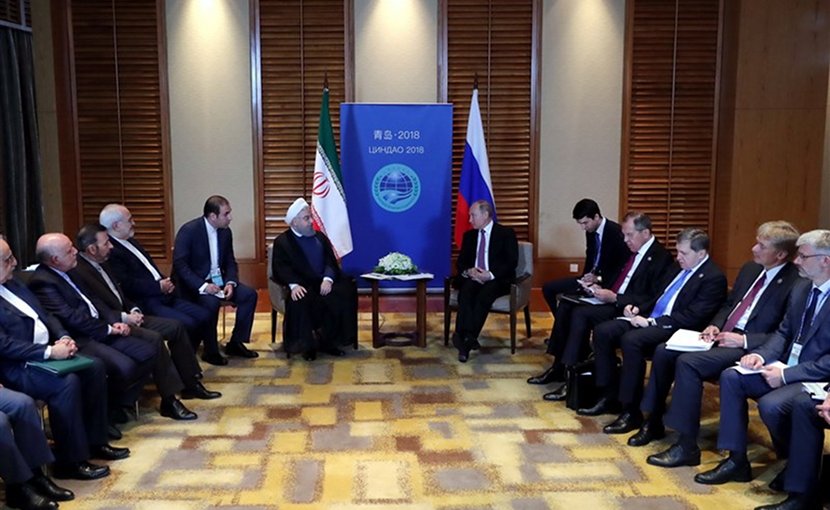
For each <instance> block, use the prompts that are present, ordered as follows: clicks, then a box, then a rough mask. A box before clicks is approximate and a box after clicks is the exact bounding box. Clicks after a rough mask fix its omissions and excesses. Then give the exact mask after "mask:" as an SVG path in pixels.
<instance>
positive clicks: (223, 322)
mask: <svg viewBox="0 0 830 510" xmlns="http://www.w3.org/2000/svg"><path fill="white" fill-rule="evenodd" d="M220 308H221V309H222V338H225V335H226V333H227V325H226V324H225V313H226V312H225V308H226V307H225V306H221V307H220Z"/></svg>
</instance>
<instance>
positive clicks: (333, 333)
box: [271, 198, 357, 361]
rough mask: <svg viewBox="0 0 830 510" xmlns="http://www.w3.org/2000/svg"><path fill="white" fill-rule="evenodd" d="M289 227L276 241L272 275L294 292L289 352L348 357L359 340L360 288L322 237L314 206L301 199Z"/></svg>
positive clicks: (288, 217)
mask: <svg viewBox="0 0 830 510" xmlns="http://www.w3.org/2000/svg"><path fill="white" fill-rule="evenodd" d="M285 222H286V223H288V225H289V228H288V229H287V230H286V231H285V232H283V233H282V234H280V235H278V236H277V237H276V238H274V247H273V253H272V260H271V274H272V275H273V278H274V281H276V282H277V283H279V284H281V285H286V286H288V287H289V288H290V289H291V299H289V300H286V302H285V322H284V324H283V338H284V342H283V348H284V349H285V352H286V353H288V354H289V355H290V354H292V353H303V357H304V358H305V359H306V360H307V361H311V360H314V359H315V358H316V357H317V352H318V351H321V352H325V353H327V354H331V355H332V356H343V355H344V354H345V352H344V351H343V349H341V347H342V346H345V345H354V344H356V341H357V286H356V285H355V282H354V279H352V278H349V277H348V276H346V275H345V274H343V272H342V270H341V268H340V263H339V262H338V261H337V258H336V257H335V255H334V250H333V248H332V245H331V242H330V241H329V238H328V237H326V235H325V234H323V233H322V232H316V231H315V230H314V227H313V225H312V220H311V213H310V210H309V206H308V203H307V202H306V201H305V199H303V198H298V199H297V200H295V201H294V202H293V203H292V204H291V206H290V207H289V208H288V211H287V212H286V214H285Z"/></svg>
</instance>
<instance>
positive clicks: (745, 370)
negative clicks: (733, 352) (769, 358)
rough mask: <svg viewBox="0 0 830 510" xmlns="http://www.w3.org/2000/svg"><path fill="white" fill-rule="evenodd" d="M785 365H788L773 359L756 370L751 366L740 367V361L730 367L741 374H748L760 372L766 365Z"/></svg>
mask: <svg viewBox="0 0 830 510" xmlns="http://www.w3.org/2000/svg"><path fill="white" fill-rule="evenodd" d="M787 366H788V365H787V364H786V363H784V362H783V361H773V362H772V363H770V364H768V365H764V366H763V367H761V368H759V369H758V370H753V369H751V368H744V367H742V366H741V362H740V361H736V362H735V366H734V367H731V368H734V369H735V370H737V371H738V372H739V373H741V374H743V375H748V374H760V373H761V372H763V371H764V369H765V368H767V367H778V368H787Z"/></svg>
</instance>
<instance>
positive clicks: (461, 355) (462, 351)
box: [458, 345, 470, 363]
mask: <svg viewBox="0 0 830 510" xmlns="http://www.w3.org/2000/svg"><path fill="white" fill-rule="evenodd" d="M468 359H470V350H469V349H468V348H467V346H466V345H462V346H461V347H460V348H459V349H458V361H460V362H461V363H467V360H468Z"/></svg>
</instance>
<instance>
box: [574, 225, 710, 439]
mask: <svg viewBox="0 0 830 510" xmlns="http://www.w3.org/2000/svg"><path fill="white" fill-rule="evenodd" d="M675 249H676V250H677V262H678V264H679V266H680V267H679V268H678V269H677V270H675V271H671V270H669V271H668V272H667V276H666V280H665V281H664V286H663V288H664V290H663V292H662V294H660V295H659V296H657V297H655V298H654V299H652V300H651V301H649V302H645V303H640V304H631V305H628V306H626V307H625V309H624V310H623V314H624V316H625V318H626V320H616V319H613V320H610V321H607V322H604V323H602V324H600V325H599V326H597V327H596V329H594V353H595V355H596V380H597V386H598V387H599V388H600V391H601V393H602V394H603V397H602V398H600V400H599V402H598V403H597V404H596V405H595V406H593V407H590V408H583V409H579V410H578V411H577V412H578V414H581V415H586V416H596V415H600V414H606V413H615V412H618V411H620V410H622V414H620V415H619V417H617V419H616V420H614V421H613V422H611V423H609V424H608V425H606V426H605V427H604V428H603V432H605V433H606V434H623V433H625V432H630V431H632V430H634V429H636V428H638V427H639V426H640V425H641V424H642V421H643V415H642V413H641V412H640V400H641V399H642V395H643V380H644V378H645V370H646V358H647V357H648V356H650V355H651V354H652V353H653V352H654V348H655V347H657V345H658V344H660V343H662V342H665V341H666V340H668V339H669V338H670V337H671V336H672V334H673V333H674V332H675V331H677V330H678V329H681V328H683V329H693V330H698V331H700V330H702V329H703V328H704V327H705V326H706V325H707V324H709V321H710V320H711V319H712V316H713V315H714V314H715V312H716V311H717V310H718V308H720V306H721V304H722V303H723V301H724V299H726V277H725V276H724V275H723V272H721V270H720V269H719V268H718V267H717V266H716V265H715V263H714V262H713V261H712V259H711V258H709V236H708V235H706V233H705V232H704V231H702V230H700V229H696V228H687V229H685V230H682V231H680V233H678V234H677V237H676V239H675ZM617 347H620V348H621V349H622V353H623V365H622V370H621V372H620V379H619V381H617V380H615V369H614V366H615V364H616V350H617Z"/></svg>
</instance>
